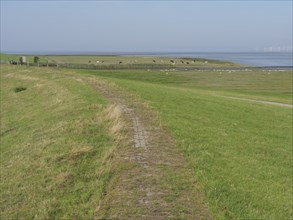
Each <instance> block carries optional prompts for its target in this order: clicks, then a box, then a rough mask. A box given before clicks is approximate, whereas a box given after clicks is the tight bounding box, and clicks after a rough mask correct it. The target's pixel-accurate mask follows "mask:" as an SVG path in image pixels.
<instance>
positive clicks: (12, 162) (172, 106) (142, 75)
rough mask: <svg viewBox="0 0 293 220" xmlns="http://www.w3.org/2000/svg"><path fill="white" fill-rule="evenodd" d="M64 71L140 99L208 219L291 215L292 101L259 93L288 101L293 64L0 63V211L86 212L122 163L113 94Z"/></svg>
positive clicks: (7, 214)
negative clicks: (179, 158) (181, 162)
mask: <svg viewBox="0 0 293 220" xmlns="http://www.w3.org/2000/svg"><path fill="white" fill-rule="evenodd" d="M96 58H97V57H87V56H84V57H83V56H80V57H77V56H72V57H71V56H66V57H65V56H56V57H55V56H53V57H50V56H48V57H47V59H48V60H49V61H50V62H80V63H86V62H88V61H89V60H90V61H91V62H93V61H95V60H96ZM100 58H101V57H99V60H100ZM106 58H107V56H104V57H103V58H102V59H103V60H105V62H114V61H113V59H114V58H113V57H109V61H107V60H106ZM1 59H2V58H1ZM75 59H77V60H75ZM119 59H120V57H119ZM123 59H125V60H123V62H127V59H129V58H127V57H123ZM132 59H137V60H140V62H148V63H151V62H152V59H153V58H149V57H148V58H144V57H140V58H131V60H132ZM143 59H145V60H147V59H148V61H141V60H143ZM159 59H162V60H163V58H158V60H159ZM164 59H166V60H167V58H164ZM115 62H116V58H115ZM134 62H135V61H134ZM196 62H200V63H198V65H197V66H204V65H208V64H210V65H211V66H212V67H215V66H219V65H221V66H223V67H224V66H225V65H226V66H227V65H228V67H229V66H230V64H227V63H226V64H225V65H224V64H223V63H220V64H219V63H218V62H216V61H215V63H214V64H211V63H212V61H211V62H208V63H206V61H205V60H199V61H196ZM195 64H196V63H194V64H193V65H195ZM182 65H183V64H182ZM235 66H237V65H235ZM231 67H233V64H231ZM68 75H73V76H74V75H76V76H83V77H94V78H95V79H96V80H103V81H108V82H110V83H114V84H116V85H117V86H118V88H119V89H121V91H127V92H129V93H130V94H133V95H135V96H136V97H137V99H138V100H140V101H141V102H143V103H147V106H149V108H150V109H151V110H152V111H153V112H155V113H156V114H157V115H158V117H159V120H160V122H161V124H162V126H163V128H164V129H165V130H166V131H167V132H168V133H169V134H170V135H171V137H172V138H173V139H174V141H175V142H176V145H177V150H178V153H182V154H183V155H184V158H185V160H186V161H187V162H188V165H189V166H190V167H191V168H192V171H193V175H194V177H195V179H196V181H197V183H198V185H199V188H200V190H201V191H202V192H203V195H204V198H205V201H206V202H207V205H208V208H209V211H210V212H211V215H212V216H213V218H214V219H276V220H277V219H290V218H292V216H293V208H292V207H293V200H292V196H293V189H292V181H293V177H292V171H293V167H292V165H293V163H292V162H293V159H292V158H293V155H292V108H290V107H285V106H278V105H270V104H264V103H258V102H255V101H270V102H276V103H284V104H292V92H293V91H292V80H293V76H292V71H268V70H266V71H262V70H258V71H255V70H253V71H244V70H243V71H232V70H231V71H229V70H227V71H202V70H192V71H174V70H170V69H169V70H161V71H160V70H158V71H153V70H115V71H114V70H111V71H110V70H107V71H106V70H68V69H61V68H59V69H58V68H45V67H41V68H37V67H22V66H9V65H1V219H16V218H20V219H30V218H37V219H54V218H58V219H59V218H60V219H61V218H63V219H68V218H75V219H90V218H92V216H93V213H94V211H95V208H96V206H97V204H98V203H99V201H100V200H101V199H102V194H103V192H104V190H105V186H106V185H107V183H108V182H109V180H110V179H111V178H112V176H113V175H114V174H113V173H115V171H117V170H119V167H115V168H114V169H115V170H112V168H111V169H110V168H109V165H107V164H109V163H111V161H110V159H109V158H107V157H105V155H107V154H109V152H111V151H112V150H113V149H114V148H115V143H114V137H113V134H111V132H109V127H111V122H110V121H109V120H108V119H107V118H105V117H104V115H105V114H104V111H106V110H107V106H108V105H109V103H108V102H107V100H105V99H104V98H102V96H101V95H99V94H98V93H97V92H96V91H95V90H94V89H92V88H91V87H90V86H88V85H86V84H84V83H82V82H79V81H76V80H73V79H72V78H69V77H68ZM231 97H232V98H231ZM236 98H237V99H236ZM105 158H106V159H105Z"/></svg>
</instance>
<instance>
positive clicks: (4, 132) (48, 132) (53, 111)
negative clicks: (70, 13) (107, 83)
mask: <svg viewBox="0 0 293 220" xmlns="http://www.w3.org/2000/svg"><path fill="white" fill-rule="evenodd" d="M65 74H70V71H66V70H56V69H55V70H52V69H37V68H30V69H28V68H22V67H16V66H7V65H1V197H0V198H1V219H69V218H74V219H90V218H92V216H93V213H94V211H95V209H96V207H97V205H98V202H99V199H100V197H101V195H102V194H103V192H104V189H105V184H106V183H107V181H108V179H109V178H110V176H111V175H112V174H111V170H110V169H109V166H108V165H107V162H106V161H105V155H107V154H109V152H111V151H112V150H113V148H114V144H113V137H112V135H110V133H109V132H108V130H109V126H110V125H109V123H108V122H107V121H108V120H106V119H105V118H104V111H105V108H106V106H107V102H106V101H105V100H103V99H102V98H101V97H100V96H99V94H97V93H96V91H95V90H93V89H92V88H91V87H88V86H86V85H84V84H81V83H80V82H77V81H76V80H73V79H68V77H66V76H65ZM16 88H22V89H16Z"/></svg>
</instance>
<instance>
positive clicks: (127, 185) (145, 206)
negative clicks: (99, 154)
mask: <svg viewBox="0 0 293 220" xmlns="http://www.w3.org/2000/svg"><path fill="white" fill-rule="evenodd" d="M71 77H74V78H75V79H76V80H82V81H83V82H86V83H88V84H89V85H91V86H93V87H94V88H95V89H96V90H97V91H98V92H99V93H100V94H102V95H103V96H104V97H105V98H106V99H107V100H109V101H110V102H111V103H112V104H114V105H116V106H118V107H119V108H120V109H121V112H122V115H123V117H124V119H125V121H126V124H127V125H128V126H127V128H126V130H127V132H126V133H127V135H128V136H129V144H128V145H127V146H121V147H118V149H117V152H116V154H115V160H116V162H117V163H119V164H120V167H123V168H122V169H121V170H119V173H118V174H117V177H116V178H113V179H112V181H110V183H109V186H108V188H107V190H106V195H105V196H104V198H103V200H102V201H101V202H100V204H99V206H98V208H97V210H96V212H95V216H94V219H211V217H210V214H209V211H208V208H207V205H206V204H205V202H204V200H203V197H202V195H201V193H200V192H199V189H198V186H197V183H196V181H195V179H194V178H193V174H192V170H191V169H190V168H189V167H188V165H187V163H186V161H185V160H184V158H183V156H182V155H181V154H180V153H178V150H177V149H176V147H175V143H174V141H173V140H172V139H171V138H170V136H169V135H168V134H167V133H166V132H165V131H164V129H163V128H162V127H161V126H160V125H159V123H158V120H157V116H156V115H155V113H154V112H152V111H151V110H150V109H149V108H148V107H147V106H146V105H144V104H143V103H142V102H141V101H139V100H138V99H137V98H136V97H134V96H132V95H131V94H129V93H127V92H126V91H122V90H121V89H120V88H118V87H113V86H110V85H109V84H107V83H105V82H102V81H100V80H97V79H96V78H93V77H92V78H89V77H81V76H76V75H75V76H71Z"/></svg>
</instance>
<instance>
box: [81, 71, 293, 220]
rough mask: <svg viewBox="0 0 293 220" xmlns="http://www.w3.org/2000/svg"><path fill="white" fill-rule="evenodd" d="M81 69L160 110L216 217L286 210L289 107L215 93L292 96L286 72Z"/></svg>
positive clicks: (279, 214)
mask: <svg viewBox="0 0 293 220" xmlns="http://www.w3.org/2000/svg"><path fill="white" fill-rule="evenodd" d="M80 72H81V73H88V74H95V75H97V76H100V77H103V78H105V77H106V78H107V79H108V80H111V81H114V82H116V83H117V84H118V85H120V86H122V87H124V88H127V89H128V90H129V91H131V92H133V93H134V94H137V95H138V96H140V97H141V98H142V99H143V100H146V101H147V102H148V103H149V104H150V106H151V107H152V108H153V109H154V110H156V111H158V113H159V115H160V117H161V119H162V123H163V125H164V126H165V128H166V129H167V130H168V131H169V132H170V133H171V134H172V136H173V137H174V138H175V139H176V140H177V144H178V147H179V149H181V150H182V151H183V152H184V154H185V157H186V159H187V160H188V162H189V163H190V165H191V166H192V167H193V169H194V175H195V176H196V177H197V179H198V181H199V183H200V185H201V187H202V190H203V191H204V192H205V196H206V198H207V200H208V202H209V206H210V209H211V210H212V212H213V215H214V217H215V218H216V219H290V218H291V216H292V215H293V209H292V207H293V201H292V194H293V191H292V180H293V179H292V157H293V155H292V109H290V108H285V107H280V106H270V105H265V104H259V103H251V102H246V101H242V100H230V99H226V98H223V97H217V96H215V95H216V94H217V93H219V94H222V93H223V92H227V91H228V92H229V94H233V95H235V96H237V95H238V94H239V93H240V94H242V95H245V96H246V97H251V98H255V97H261V98H264V99H268V100H271V99H273V100H278V101H284V102H290V99H292V84H291V83H290V82H292V73H291V72H276V73H272V74H265V73H262V72H251V73H242V72H241V73H233V74H232V73H231V74H230V73H229V75H227V76H226V77H222V78H221V79H219V78H216V79H215V77H217V75H216V73H212V72H190V73H186V74H185V75H184V73H180V72H177V73H173V74H172V73H169V74H168V75H166V73H164V74H163V73H160V72H150V73H148V72H137V71H116V72H115V71H95V72H94V71H87V72H86V71H80ZM208 79H209V80H208ZM243 79H245V80H243ZM271 88H272V89H271Z"/></svg>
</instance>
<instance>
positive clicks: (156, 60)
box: [0, 54, 241, 69]
mask: <svg viewBox="0 0 293 220" xmlns="http://www.w3.org/2000/svg"><path fill="white" fill-rule="evenodd" d="M20 56H21V55H16V54H1V56H0V58H1V62H8V61H10V60H17V61H18V60H19V57H20ZM25 56H26V57H27V60H28V61H29V62H30V63H33V57H34V56H33V55H25ZM38 57H40V62H41V63H47V62H48V63H49V64H54V65H55V64H59V65H64V64H68V65H74V66H76V67H77V66H78V65H80V66H83V68H85V66H84V65H88V67H89V69H93V66H95V68H97V69H99V68H109V69H117V68H121V67H122V68H123V67H130V68H134V67H136V66H137V67H139V68H142V67H143V68H146V69H147V68H152V67H157V68H158V67H162V68H172V67H174V68H175V67H182V68H183V67H198V68H203V67H207V68H221V67H225V68H229V67H241V65H239V64H235V63H231V62H228V61H220V60H210V59H203V58H170V57H153V56H113V55H111V56H91V55H38ZM171 60H172V61H173V62H171ZM110 67H111V68H110Z"/></svg>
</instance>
